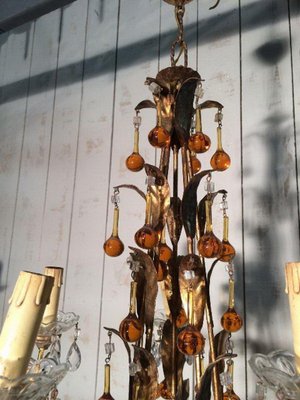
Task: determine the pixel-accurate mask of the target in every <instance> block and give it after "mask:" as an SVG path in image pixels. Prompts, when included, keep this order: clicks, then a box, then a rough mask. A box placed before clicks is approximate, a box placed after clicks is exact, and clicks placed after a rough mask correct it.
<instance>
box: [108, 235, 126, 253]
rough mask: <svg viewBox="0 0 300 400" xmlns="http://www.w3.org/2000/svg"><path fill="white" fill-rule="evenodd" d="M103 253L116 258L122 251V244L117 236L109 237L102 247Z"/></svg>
mask: <svg viewBox="0 0 300 400" xmlns="http://www.w3.org/2000/svg"><path fill="white" fill-rule="evenodd" d="M103 249H104V251H105V253H106V254H107V255H108V256H110V257H118V256H119V255H120V254H122V253H123V251H124V244H123V243H122V241H121V240H120V238H119V237H118V236H113V235H111V237H110V238H108V239H107V240H106V242H105V243H104V245H103Z"/></svg>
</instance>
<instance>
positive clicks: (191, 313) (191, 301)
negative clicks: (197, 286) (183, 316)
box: [187, 288, 194, 325]
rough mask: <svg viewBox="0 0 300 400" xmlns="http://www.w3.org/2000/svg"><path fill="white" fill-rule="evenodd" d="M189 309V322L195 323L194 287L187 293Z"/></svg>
mask: <svg viewBox="0 0 300 400" xmlns="http://www.w3.org/2000/svg"><path fill="white" fill-rule="evenodd" d="M187 310H188V315H187V317H188V321H189V324H191V325H194V293H193V289H192V288H188V293H187Z"/></svg>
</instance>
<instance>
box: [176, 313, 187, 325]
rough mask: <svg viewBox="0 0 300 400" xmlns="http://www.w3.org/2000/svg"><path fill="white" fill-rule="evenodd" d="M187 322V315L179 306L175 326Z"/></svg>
mask: <svg viewBox="0 0 300 400" xmlns="http://www.w3.org/2000/svg"><path fill="white" fill-rule="evenodd" d="M187 322H188V317H187V315H186V312H185V310H184V308H181V310H180V312H179V314H178V316H177V318H176V327H177V328H182V327H183V326H184V325H185V324H186V323H187Z"/></svg>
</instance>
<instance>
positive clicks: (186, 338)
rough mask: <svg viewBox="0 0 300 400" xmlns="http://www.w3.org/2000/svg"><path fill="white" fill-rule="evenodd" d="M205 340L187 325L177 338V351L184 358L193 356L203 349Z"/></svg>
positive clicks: (192, 327)
mask: <svg viewBox="0 0 300 400" xmlns="http://www.w3.org/2000/svg"><path fill="white" fill-rule="evenodd" d="M204 344H205V339H204V337H203V335H202V334H201V333H200V332H199V331H198V330H197V329H196V328H195V327H194V326H193V325H188V326H187V327H186V328H184V329H183V330H182V331H181V332H180V333H179V335H178V336H177V347H178V350H179V351H180V352H181V353H183V354H185V355H186V356H194V355H196V354H199V353H201V351H203V349H204Z"/></svg>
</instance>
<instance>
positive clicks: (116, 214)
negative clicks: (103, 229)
mask: <svg viewBox="0 0 300 400" xmlns="http://www.w3.org/2000/svg"><path fill="white" fill-rule="evenodd" d="M118 235H119V208H118V207H115V209H114V221H113V231H112V236H115V237H116V236H118Z"/></svg>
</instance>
